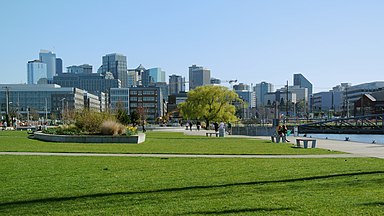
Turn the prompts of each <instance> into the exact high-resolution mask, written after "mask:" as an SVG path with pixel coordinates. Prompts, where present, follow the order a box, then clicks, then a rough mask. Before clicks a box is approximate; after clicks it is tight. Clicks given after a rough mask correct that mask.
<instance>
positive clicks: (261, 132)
mask: <svg viewBox="0 0 384 216" xmlns="http://www.w3.org/2000/svg"><path fill="white" fill-rule="evenodd" d="M275 133H276V129H275V128H274V127H260V126H245V127H232V134H233V135H247V136H271V135H273V134H275Z"/></svg>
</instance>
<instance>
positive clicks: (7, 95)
mask: <svg viewBox="0 0 384 216" xmlns="http://www.w3.org/2000/svg"><path fill="white" fill-rule="evenodd" d="M3 88H5V90H6V91H5V103H6V104H5V109H6V111H5V121H6V122H7V126H8V125H9V87H8V86H5V87H3Z"/></svg>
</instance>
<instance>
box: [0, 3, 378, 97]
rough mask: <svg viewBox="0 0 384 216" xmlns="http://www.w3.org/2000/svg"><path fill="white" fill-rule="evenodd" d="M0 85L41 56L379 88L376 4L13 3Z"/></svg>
mask: <svg viewBox="0 0 384 216" xmlns="http://www.w3.org/2000/svg"><path fill="white" fill-rule="evenodd" d="M0 11H1V13H0V29H1V30H0V33H1V40H0V49H1V51H0V55H1V56H0V64H1V65H0V75H1V81H0V83H25V82H26V80H27V69H26V64H27V62H28V61H30V60H33V59H37V58H38V53H39V50H40V49H48V50H52V51H53V52H55V53H56V55H57V57H60V58H62V59H63V63H64V66H65V67H66V66H70V65H79V64H84V63H86V64H91V65H93V69H94V72H96V70H97V69H98V67H99V66H100V65H101V57H102V56H103V55H105V54H108V53H115V52H116V53H121V54H124V55H126V56H127V58H128V67H129V68H136V67H137V66H138V65H139V64H143V65H144V66H145V67H146V68H151V67H161V68H163V70H165V71H166V72H167V75H171V74H179V75H183V76H186V79H188V76H187V75H188V66H190V65H192V64H197V65H201V66H204V67H206V68H209V69H211V75H212V76H213V77H216V78H219V79H222V80H229V79H238V81H239V82H243V83H248V84H251V83H254V84H255V83H259V82H261V81H267V82H271V83H273V84H274V85H275V86H276V87H280V86H282V85H284V84H285V83H286V81H287V80H288V81H289V83H292V77H293V74H294V73H302V74H303V75H304V76H306V77H307V78H308V79H309V81H311V82H312V83H313V84H314V91H315V92H318V91H326V90H329V89H330V88H331V87H333V86H335V85H337V84H340V83H341V82H350V83H352V84H360V83H364V82H371V81H382V80H383V75H382V74H383V71H384V28H383V23H384V12H383V11H384V1H382V0H366V1H361V0H317V1H315V0H313V1H311V0H268V1H266V0H191V1H184V0H161V1H160V0H140V1H138V0H135V1H133V0H108V1H106V0H65V1H52V0H33V1H31V0H15V1H2V3H1V8H0Z"/></svg>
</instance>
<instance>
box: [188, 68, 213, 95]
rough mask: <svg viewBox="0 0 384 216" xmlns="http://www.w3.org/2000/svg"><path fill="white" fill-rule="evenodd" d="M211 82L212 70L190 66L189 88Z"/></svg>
mask: <svg viewBox="0 0 384 216" xmlns="http://www.w3.org/2000/svg"><path fill="white" fill-rule="evenodd" d="M210 84H211V71H210V70H209V69H206V68H203V67H201V66H196V65H192V66H191V67H189V90H192V89H195V88H196V87H198V86H203V85H210Z"/></svg>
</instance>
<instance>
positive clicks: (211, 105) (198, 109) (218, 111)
mask: <svg viewBox="0 0 384 216" xmlns="http://www.w3.org/2000/svg"><path fill="white" fill-rule="evenodd" d="M235 101H236V102H240V99H239V96H238V95H237V94H236V93H235V92H234V91H232V90H229V89H228V88H226V87H224V86H200V87H197V88H196V89H194V90H192V91H190V92H188V98H187V100H186V102H184V103H181V104H180V105H179V107H178V108H179V109H180V112H181V113H182V115H183V117H184V118H187V119H199V120H204V121H205V122H206V124H207V125H209V122H211V121H217V122H220V121H223V122H230V121H235V120H236V119H237V118H236V116H235V111H236V109H235V106H234V105H232V103H233V102H235Z"/></svg>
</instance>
